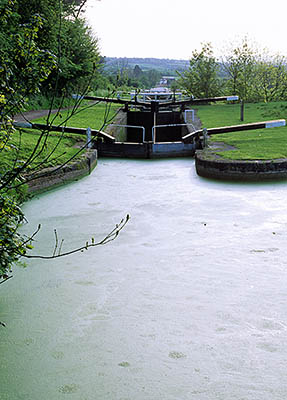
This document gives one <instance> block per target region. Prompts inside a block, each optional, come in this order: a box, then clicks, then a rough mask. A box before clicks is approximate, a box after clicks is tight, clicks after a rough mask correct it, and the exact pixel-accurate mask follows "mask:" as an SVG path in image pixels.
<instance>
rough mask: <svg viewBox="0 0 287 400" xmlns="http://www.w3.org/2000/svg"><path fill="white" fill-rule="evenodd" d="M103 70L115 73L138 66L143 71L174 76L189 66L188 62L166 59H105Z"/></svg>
mask: <svg viewBox="0 0 287 400" xmlns="http://www.w3.org/2000/svg"><path fill="white" fill-rule="evenodd" d="M104 61H105V70H106V71H116V70H119V69H123V68H125V69H128V68H131V69H133V68H134V67H135V65H138V66H139V67H140V68H141V69H142V70H143V71H148V70H151V69H154V70H157V71H160V72H162V73H168V74H171V75H176V71H184V70H185V69H187V68H188V66H189V61H188V60H173V59H168V58H126V57H123V58H117V57H105V58H104Z"/></svg>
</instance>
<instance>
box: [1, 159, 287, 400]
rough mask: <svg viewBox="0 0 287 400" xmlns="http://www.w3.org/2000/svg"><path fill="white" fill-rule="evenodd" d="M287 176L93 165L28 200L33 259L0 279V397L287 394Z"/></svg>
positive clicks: (200, 398) (266, 399)
mask: <svg viewBox="0 0 287 400" xmlns="http://www.w3.org/2000/svg"><path fill="white" fill-rule="evenodd" d="M286 198H287V183H266V184H242V183H241V184H235V183H233V184H231V183H220V182H216V181H209V180H206V179H202V178H199V177H198V176H197V175H196V173H195V169H194V161H193V160H190V159H170V160H158V161H134V160H108V159H107V160H100V162H99V165H98V167H97V168H96V169H95V170H94V171H93V173H92V174H91V175H90V176H88V177H87V178H84V179H83V180H81V181H78V182H75V183H72V184H70V185H67V186H65V187H62V188H59V189H57V190H54V191H51V192H49V193H46V194H43V195H41V196H39V197H36V198H34V199H33V200H32V201H30V202H29V203H27V204H26V205H25V207H24V210H25V213H26V216H27V219H28V221H29V223H28V224H27V225H25V226H24V227H23V230H24V231H26V232H32V231H33V230H34V229H35V228H36V227H37V225H38V223H41V224H42V230H41V232H40V233H39V235H38V236H37V241H36V243H35V249H34V253H37V254H39V253H40V254H51V253H52V252H53V243H54V229H57V232H58V236H59V238H64V239H65V241H64V245H63V249H64V250H68V249H70V248H73V247H75V246H78V245H82V244H85V242H86V241H87V240H89V239H90V238H91V237H95V239H96V240H98V239H101V238H102V237H103V236H104V235H105V234H106V233H108V232H109V230H111V229H112V228H113V227H114V225H115V224H117V223H118V222H119V221H120V220H121V219H122V218H124V217H125V215H126V214H130V216H131V220H130V222H129V223H128V224H127V226H126V227H125V228H124V230H123V231H122V232H121V234H120V236H119V237H118V238H117V239H116V240H115V241H113V242H112V243H110V244H108V245H106V246H101V247H97V248H94V249H90V250H89V251H85V252H84V253H80V254H76V255H73V256H70V257H66V258H63V259H58V260H53V261H44V260H32V261H29V262H28V267H27V268H26V269H21V268H16V269H15V273H14V278H13V279H11V280H10V281H8V282H7V283H6V284H4V285H1V288H0V290H1V292H0V296H1V300H0V316H1V318H0V320H1V321H3V322H5V323H6V328H1V329H0V338H1V340H0V360H1V364H0V399H1V400H18V399H19V400H20V399H21V400H61V399H66V398H67V399H71V400H72V399H77V400H190V399H196V400H214V399H220V400H231V399H233V400H270V399H272V400H279V399H280V400H283V399H286V398H287V373H286V363H287V347H286V341H287V254H286V241H287V212H286Z"/></svg>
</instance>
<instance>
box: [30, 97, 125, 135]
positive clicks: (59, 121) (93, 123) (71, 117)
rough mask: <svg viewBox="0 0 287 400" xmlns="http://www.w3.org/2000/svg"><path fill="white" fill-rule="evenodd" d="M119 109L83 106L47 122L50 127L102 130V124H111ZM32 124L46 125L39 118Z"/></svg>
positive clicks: (52, 117)
mask: <svg viewBox="0 0 287 400" xmlns="http://www.w3.org/2000/svg"><path fill="white" fill-rule="evenodd" d="M118 109H119V105H118V104H110V105H108V106H107V105H106V104H104V103H98V104H95V105H92V106H84V107H81V108H79V109H78V110H75V111H73V110H65V111H62V112H61V113H60V114H59V115H58V116H54V115H51V116H50V119H49V122H50V124H52V125H63V124H65V125H66V126H72V127H75V128H88V127H90V128H92V129H103V122H104V121H105V122H106V123H107V124H109V123H111V122H112V120H113V118H114V117H115V115H116V113H117V111H118ZM33 122H38V123H46V122H47V118H45V117H43V118H39V119H35V120H33Z"/></svg>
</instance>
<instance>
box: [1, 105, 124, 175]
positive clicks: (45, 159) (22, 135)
mask: <svg viewBox="0 0 287 400" xmlns="http://www.w3.org/2000/svg"><path fill="white" fill-rule="evenodd" d="M117 109H118V106H115V105H113V106H112V107H109V108H106V107H105V105H104V104H102V103H101V104H98V105H96V106H95V105H94V106H93V107H88V108H85V107H84V108H83V109H79V110H77V112H76V113H75V114H74V115H72V116H71V110H66V111H64V112H61V114H60V115H58V116H57V117H55V116H53V115H51V117H50V123H52V124H53V125H63V124H66V125H67V126H74V127H81V128H87V127H89V126H90V127H91V128H93V129H101V128H102V127H103V121H104V120H106V121H110V120H111V119H112V118H113V117H114V115H115V113H116V111H117ZM46 120H47V119H46V118H45V117H44V118H40V119H37V120H34V121H33V122H41V123H46ZM85 140H86V139H85V136H83V135H71V134H66V133H65V134H64V135H62V134H61V133H56V132H52V133H49V134H48V135H47V134H43V133H42V132H40V131H37V130H31V129H21V130H20V131H19V130H15V131H14V132H13V135H12V137H11V140H10V142H9V146H7V150H4V151H2V152H1V162H0V168H1V165H2V166H5V168H7V167H8V168H14V167H15V160H17V163H20V164H21V163H25V161H26V160H28V159H29V158H30V157H33V159H34V160H33V161H32V162H31V163H30V165H29V166H30V167H31V168H33V169H34V168H37V169H42V168H45V167H51V166H55V165H61V164H63V163H65V162H67V161H68V160H69V159H70V158H72V157H76V158H79V157H81V155H82V154H83V151H80V149H81V146H82V145H83V143H85ZM36 147H37V149H36V151H35V148H36ZM34 151H35V154H34V156H33V153H34Z"/></svg>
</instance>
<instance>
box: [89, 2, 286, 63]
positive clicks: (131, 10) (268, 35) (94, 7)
mask: <svg viewBox="0 0 287 400" xmlns="http://www.w3.org/2000/svg"><path fill="white" fill-rule="evenodd" d="M86 16H87V18H88V21H89V23H90V25H91V26H92V28H93V31H94V32H95V34H96V36H97V37H98V38H99V39H100V49H101V54H102V55H104V56H107V57H155V58H176V59H189V58H190V56H191V53H192V51H193V50H194V49H199V48H200V44H201V43H202V42H207V41H209V42H211V43H212V44H213V47H214V48H215V49H218V52H220V51H221V50H222V49H223V48H224V47H225V46H226V45H227V44H228V43H230V42H235V41H236V40H240V38H243V37H244V36H245V35H248V37H249V38H250V39H251V40H253V41H256V42H258V43H259V44H260V45H262V46H263V47H267V48H269V49H270V50H272V51H273V52H276V51H278V52H280V53H281V54H282V55H283V54H284V55H286V56H287V24H286V18H287V1H286V0H272V1H268V2H267V1H264V0H238V1H232V0H197V1H193V0H100V1H98V0H88V8H87V12H86Z"/></svg>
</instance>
